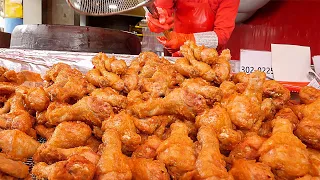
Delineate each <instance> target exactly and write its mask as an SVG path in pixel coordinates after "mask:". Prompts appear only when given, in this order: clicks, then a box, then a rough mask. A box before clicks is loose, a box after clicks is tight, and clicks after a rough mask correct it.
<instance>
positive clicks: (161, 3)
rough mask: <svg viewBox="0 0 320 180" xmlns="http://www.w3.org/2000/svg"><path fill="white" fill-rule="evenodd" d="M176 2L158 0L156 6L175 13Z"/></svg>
mask: <svg viewBox="0 0 320 180" xmlns="http://www.w3.org/2000/svg"><path fill="white" fill-rule="evenodd" d="M173 1H174V0H156V1H155V2H154V4H155V5H156V6H157V7H160V8H163V9H168V10H171V11H173V6H174V2H173Z"/></svg>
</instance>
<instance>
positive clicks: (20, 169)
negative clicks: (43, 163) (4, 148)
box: [0, 153, 29, 179]
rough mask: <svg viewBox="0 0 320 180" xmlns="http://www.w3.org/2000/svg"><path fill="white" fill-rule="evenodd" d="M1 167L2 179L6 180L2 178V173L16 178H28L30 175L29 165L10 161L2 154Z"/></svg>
mask: <svg viewBox="0 0 320 180" xmlns="http://www.w3.org/2000/svg"><path fill="white" fill-rule="evenodd" d="M0 165H1V166H0V179H4V178H3V177H1V173H5V174H7V175H9V176H13V177H15V178H26V177H27V176H28V175H29V167H28V166H27V165H25V164H23V162H21V161H14V160H11V159H9V158H8V157H7V156H6V155H5V154H3V153H0ZM8 178H9V177H8ZM12 179H13V178H12Z"/></svg>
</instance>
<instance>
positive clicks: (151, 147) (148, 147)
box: [132, 135, 162, 159]
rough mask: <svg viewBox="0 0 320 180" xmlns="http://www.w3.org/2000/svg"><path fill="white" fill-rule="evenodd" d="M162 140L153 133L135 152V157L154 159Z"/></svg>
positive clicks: (133, 155)
mask: <svg viewBox="0 0 320 180" xmlns="http://www.w3.org/2000/svg"><path fill="white" fill-rule="evenodd" d="M161 142H162V141H161V140H160V139H159V138H158V137H157V136H155V135H153V136H149V137H148V139H147V141H146V142H144V143H143V144H141V145H140V146H139V147H138V148H137V149H136V150H135V151H134V152H133V153H132V157H133V158H146V159H154V158H155V157H156V156H157V149H158V147H159V146H160V144H161Z"/></svg>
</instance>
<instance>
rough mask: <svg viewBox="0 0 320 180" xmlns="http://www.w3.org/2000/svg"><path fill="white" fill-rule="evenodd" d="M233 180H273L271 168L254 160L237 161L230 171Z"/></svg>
mask: <svg viewBox="0 0 320 180" xmlns="http://www.w3.org/2000/svg"><path fill="white" fill-rule="evenodd" d="M230 173H231V174H232V176H233V178H234V179H235V180H272V179H275V177H274V175H273V173H272V172H271V168H270V167H269V166H267V165H265V164H263V163H261V162H255V161H254V160H245V159H238V160H236V161H234V163H233V166H232V168H231V170H230Z"/></svg>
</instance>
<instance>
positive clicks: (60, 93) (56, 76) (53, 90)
mask: <svg viewBox="0 0 320 180" xmlns="http://www.w3.org/2000/svg"><path fill="white" fill-rule="evenodd" d="M44 78H45V80H46V81H48V82H49V83H50V85H49V87H47V88H46V89H45V91H46V92H47V93H48V94H49V97H50V99H51V101H59V102H70V101H72V100H78V99H81V98H82V97H84V96H85V95H87V94H89V93H90V92H91V91H92V90H93V89H94V87H93V86H92V85H91V84H90V83H89V82H88V81H87V80H86V79H85V78H84V77H83V74H82V73H81V72H80V71H78V70H76V69H72V68H71V67H70V66H69V65H67V64H63V63H58V64H55V65H53V67H52V68H51V69H49V71H47V72H46V75H45V77H44Z"/></svg>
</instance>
